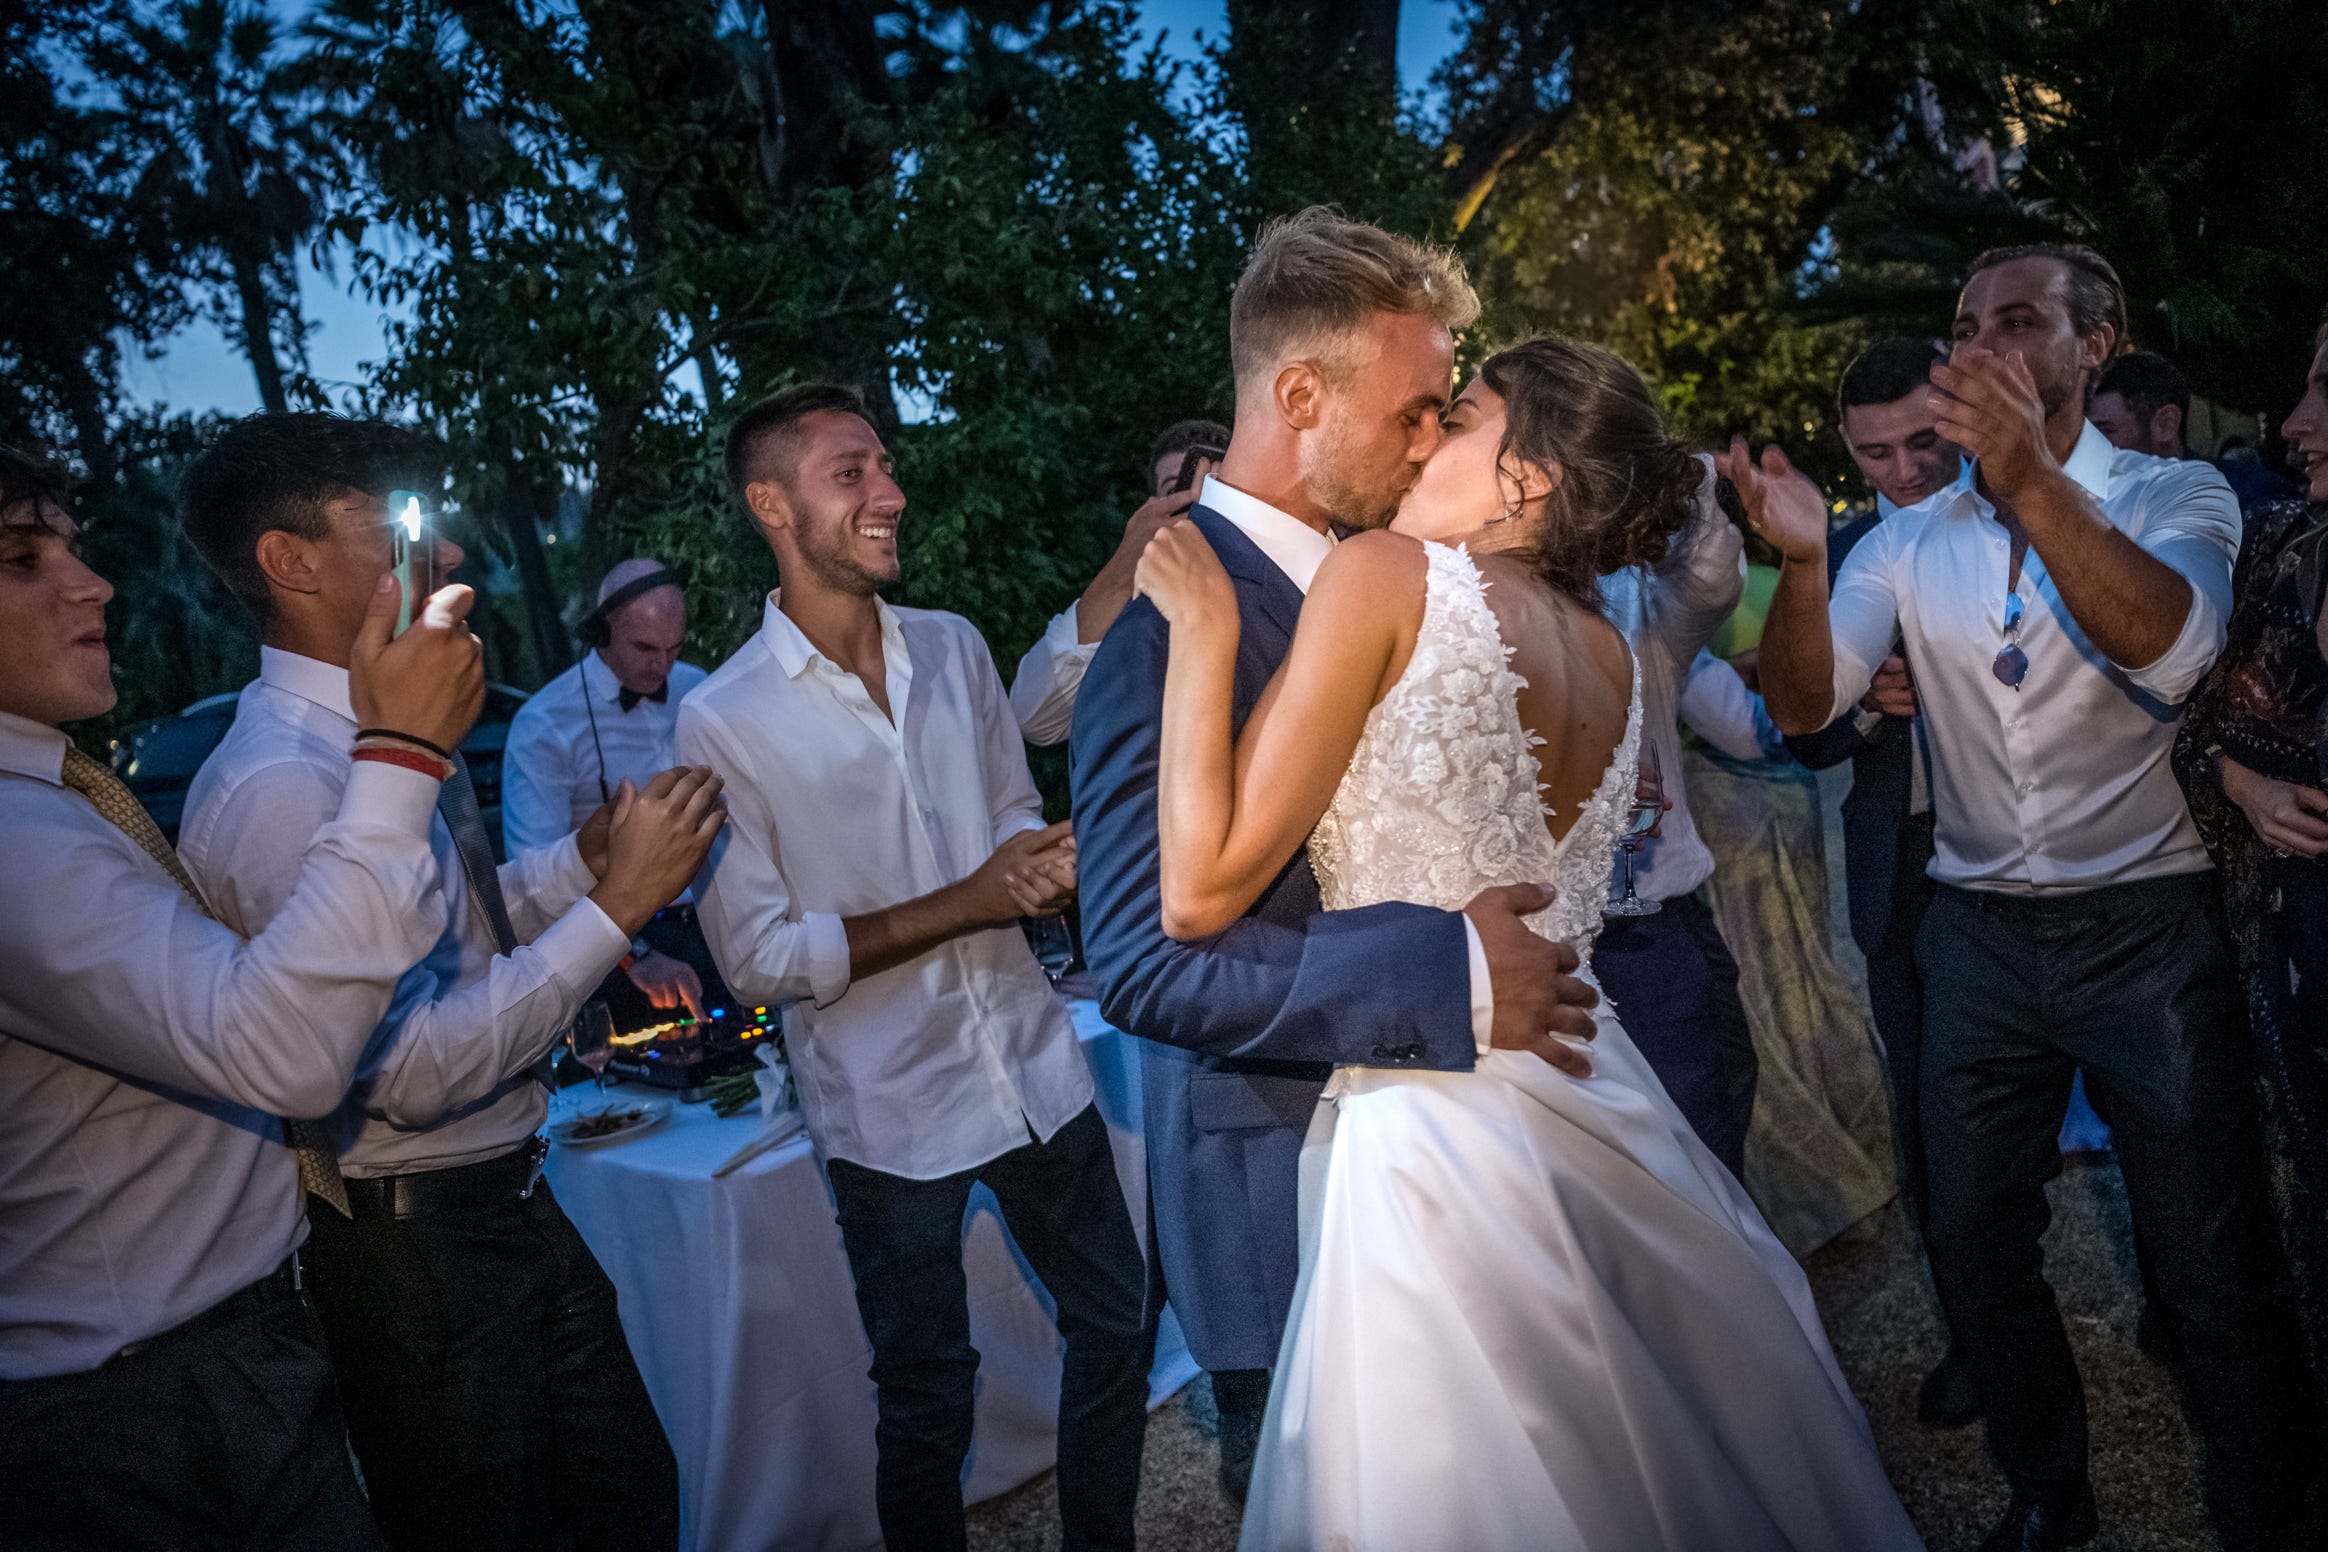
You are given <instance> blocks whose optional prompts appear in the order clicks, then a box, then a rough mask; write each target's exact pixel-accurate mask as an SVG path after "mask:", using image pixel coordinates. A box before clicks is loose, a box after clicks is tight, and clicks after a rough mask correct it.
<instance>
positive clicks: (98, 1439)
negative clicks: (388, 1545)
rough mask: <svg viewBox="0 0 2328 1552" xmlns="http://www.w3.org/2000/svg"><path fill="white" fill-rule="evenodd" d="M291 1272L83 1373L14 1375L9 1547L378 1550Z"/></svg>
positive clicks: (2, 1409)
mask: <svg viewBox="0 0 2328 1552" xmlns="http://www.w3.org/2000/svg"><path fill="white" fill-rule="evenodd" d="M383 1545H384V1544H383V1543H382V1541H381V1540H380V1533H379V1531H377V1530H375V1529H374V1528H373V1525H372V1516H371V1515H370V1513H369V1512H367V1511H366V1509H365V1507H364V1495H363V1491H362V1489H360V1488H359V1487H357V1485H356V1475H355V1472H354V1471H353V1470H352V1469H350V1467H349V1465H348V1444H347V1430H346V1428H345V1427H344V1426H343V1425H342V1423H341V1420H340V1409H339V1400H338V1397H337V1396H336V1395H335V1394H334V1392H333V1389H332V1375H331V1365H330V1363H329V1362H328V1361H327V1360H326V1359H325V1357H324V1354H323V1347H322V1343H321V1341H320V1340H319V1338H318V1335H317V1333H316V1330H315V1319H314V1316H313V1315H312V1313H310V1312H309V1311H308V1309H307V1308H306V1307H305V1305H304V1303H303V1302H302V1301H301V1299H300V1297H299V1295H298V1294H296V1293H294V1292H293V1291H292V1289H291V1284H290V1277H289V1275H288V1273H285V1274H282V1275H280V1276H278V1277H277V1278H273V1279H269V1280H267V1281H266V1282H262V1283H258V1284H254V1285H253V1286H252V1287H251V1288H248V1289H245V1290H244V1291H243V1292H241V1293H238V1294H236V1295H234V1296H233V1297H232V1298H231V1299H228V1300H226V1301H224V1302H223V1303H221V1304H220V1305H219V1306H218V1307H217V1308H215V1309H214V1310H212V1311H210V1312H208V1313H206V1314H204V1315H198V1316H196V1317H195V1318H194V1319H193V1320H191V1321H189V1322H187V1323H186V1325H184V1326H181V1327H179V1328H178V1329H177V1330H176V1331H174V1332H170V1333H166V1334H165V1335H163V1336H161V1337H158V1338H156V1339H154V1340H153V1341H152V1342H150V1343H147V1344H146V1345H145V1346H143V1347H141V1348H139V1349H138V1350H136V1351H134V1352H130V1353H127V1354H125V1355H124V1356H122V1357H118V1358H115V1359H113V1360H111V1361H110V1362H108V1363H105V1364H103V1365H101V1366H100V1367H98V1368H95V1369H91V1370H89V1371H88V1372H86V1373H83V1374H63V1375H57V1376H55V1377H53V1378H49V1379H37V1380H7V1381H0V1547H5V1548H8V1549H9V1552H19V1549H21V1552H66V1549H73V1552H84V1549H85V1552H122V1549H125V1548H132V1547H136V1548H146V1547H152V1548H169V1549H171V1552H228V1549H234V1552H243V1549H259V1548H270V1549H284V1552H290V1549H299V1552H342V1549H345V1552H378V1549H379V1548H381V1547H382V1546H383Z"/></svg>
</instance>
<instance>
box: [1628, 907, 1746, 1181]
mask: <svg viewBox="0 0 2328 1552" xmlns="http://www.w3.org/2000/svg"><path fill="white" fill-rule="evenodd" d="M1664 907H1665V908H1664V909H1663V910H1661V911H1659V912H1658V913H1657V914H1656V915H1654V916H1612V917H1610V918H1609V919H1608V922H1607V924H1606V925H1604V926H1603V927H1602V928H1601V934H1600V937H1599V938H1598V939H1597V940H1595V942H1594V944H1593V950H1592V968H1593V973H1594V974H1595V975H1597V976H1598V977H1599V978H1600V983H1601V985H1602V987H1603V988H1605V989H1606V990H1607V992H1608V994H1609V998H1610V1000H1611V1001H1612V1002H1614V1003H1615V1004H1616V1010H1617V1015H1618V1017H1620V1018H1621V1019H1623V1020H1624V1024H1625V1033H1626V1034H1628V1035H1630V1036H1632V1038H1633V1044H1634V1045H1636V1046H1638V1047H1640V1050H1641V1054H1642V1055H1643V1056H1644V1057H1646V1058H1648V1061H1649V1066H1650V1069H1651V1070H1652V1071H1653V1072H1655V1073H1656V1074H1657V1081H1658V1082H1660V1083H1662V1084H1664V1085H1665V1092H1666V1093H1668V1094H1670V1095H1672V1096H1673V1103H1674V1105H1675V1106H1676V1107H1677V1108H1678V1109H1679V1110H1680V1111H1681V1113H1682V1116H1683V1118H1684V1119H1686V1120H1687V1121H1688V1122H1689V1124H1690V1126H1691V1127H1692V1128H1693V1129H1694V1130H1695V1131H1696V1132H1697V1134H1698V1140H1699V1141H1700V1142H1702V1143H1704V1144H1705V1145H1706V1147H1707V1148H1709V1149H1711V1150H1712V1152H1713V1155H1714V1157H1715V1158H1718V1159H1720V1160H1721V1161H1722V1162H1723V1163H1724V1164H1726V1165H1728V1166H1729V1168H1730V1173H1731V1174H1733V1175H1737V1176H1739V1177H1741V1178H1743V1177H1744V1175H1745V1173H1746V1128H1747V1126H1748V1125H1749V1124H1750V1123H1752V1121H1753V1119H1754V1080H1755V1075H1756V1069H1757V1067H1758V1065H1759V1064H1758V1063H1757V1062H1756V1060H1755V1056H1754V1032H1753V1030H1752V1029H1750V1028H1749V1027H1748V1026H1747V1023H1746V1004H1745V1003H1744V1002H1742V1001H1740V1000H1739V997H1738V961H1737V960H1735V959H1733V958H1731V957H1730V945H1729V944H1727V943H1725V942H1723V941H1722V929H1721V928H1720V927H1719V926H1718V925H1717V924H1716V923H1715V921H1714V913H1713V912H1712V911H1710V910H1708V909H1706V907H1705V904H1704V902H1702V901H1701V900H1699V899H1698V897H1697V896H1695V895H1682V896H1680V897H1678V898H1676V899H1672V900H1667V901H1665V902H1664Z"/></svg>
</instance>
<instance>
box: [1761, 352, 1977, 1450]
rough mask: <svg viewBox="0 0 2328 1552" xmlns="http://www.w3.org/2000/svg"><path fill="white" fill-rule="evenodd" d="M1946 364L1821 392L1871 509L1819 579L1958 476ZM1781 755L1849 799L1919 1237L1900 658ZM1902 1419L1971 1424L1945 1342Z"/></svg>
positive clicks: (1920, 355) (1919, 732)
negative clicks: (1944, 382) (1842, 770)
mask: <svg viewBox="0 0 2328 1552" xmlns="http://www.w3.org/2000/svg"><path fill="white" fill-rule="evenodd" d="M1947 359H1948V353H1947V352H1946V351H1944V350H1942V349H1941V348H1940V346H1939V345H1937V344H1936V343H1934V342H1933V341H1931V340H1928V339H1915V338H1909V337H1906V336H1902V337H1899V338H1894V339H1887V340H1879V341H1877V342H1876V343H1875V344H1873V345H1870V346H1869V347H1868V348H1867V349H1866V350H1863V351H1861V352H1860V353H1859V355H1858V356H1856V357H1855V358H1853V360H1852V362H1851V364H1850V366H1848V367H1846V368H1845V369H1844V372H1843V377H1842V380H1841V382H1839V383H1838V384H1837V385H1836V390H1835V400H1836V405H1835V409H1836V421H1837V425H1838V427H1839V429H1840V431H1841V433H1842V437H1843V446H1844V449H1845V451H1847V452H1849V453H1850V455H1851V461H1852V463H1853V464H1854V465H1856V466H1857V467H1858V470H1859V474H1860V477H1861V478H1862V479H1864V480H1865V481H1866V482H1867V485H1868V488H1869V489H1870V490H1871V491H1872V492H1873V494H1874V496H1875V510H1874V511H1873V512H1870V513H1868V514H1866V515H1865V516H1863V517H1861V518H1859V519H1858V520H1856V521H1854V522H1851V523H1848V524H1846V525H1844V526H1843V527H1842V528H1839V529H1837V530H1836V531H1835V534H1834V537H1833V538H1831V539H1829V540H1828V542H1827V569H1828V572H1829V574H1830V575H1832V573H1833V572H1834V571H1835V570H1836V568H1838V567H1840V566H1841V565H1842V563H1843V561H1844V560H1845V558H1847V557H1848V556H1849V555H1850V553H1851V551H1852V549H1853V548H1854V547H1856V546H1857V545H1858V544H1859V543H1860V541H1862V540H1863V539H1865V538H1866V537H1867V536H1868V535H1869V534H1870V533H1872V532H1874V530H1875V527H1876V525H1877V524H1878V523H1882V522H1887V521H1889V520H1890V519H1891V517H1892V515H1893V514H1894V513H1896V512H1898V511H1899V510H1900V509H1901V508H1903V507H1912V506H1917V505H1919V504H1921V503H1922V502H1923V501H1924V500H1926V499H1927V498H1928V497H1930V496H1932V495H1934V494H1936V493H1938V492H1939V491H1941V490H1944V489H1946V488H1947V487H1948V486H1949V485H1951V484H1953V483H1955V482H1956V480H1958V479H1959V478H1960V477H1962V475H1963V473H1964V455H1963V453H1962V452H1961V451H1960V450H1959V449H1958V448H1957V446H1956V444H1955V443H1953V442H1951V441H1949V440H1948V439H1947V438H1946V437H1945V436H1943V435H1941V432H1940V411H1939V409H1938V408H1937V407H1936V406H1935V405H1934V404H1933V402H1932V368H1933V367H1935V366H1939V365H1942V364H1944V363H1945V362H1946V361H1947ZM1788 747H1789V748H1790V749H1791V750H1792V751H1793V753H1794V756H1795V758H1796V759H1798V760H1800V761H1802V763H1803V764H1805V765H1807V766H1809V767H1810V768H1811V769H1812V770H1825V769H1826V768H1827V767H1829V766H1831V765H1838V764H1841V763H1842V762H1843V761H1845V760H1849V761H1850V762H1851V791H1850V794H1849V795H1848V796H1847V797H1845V798H1844V800H1843V868H1844V883H1845V888H1846V889H1847V891H1848V892H1849V895H1850V915H1851V936H1852V940H1853V941H1854V942H1856V943H1857V944H1858V945H1859V951H1860V952H1861V953H1862V954H1864V955H1866V956H1867V1001H1868V1007H1869V1010H1870V1012H1871V1013H1872V1014H1873V1016H1874V1019H1875V1032H1876V1034H1877V1036H1878V1037H1880V1038H1881V1039H1882V1041H1883V1056H1884V1066H1885V1069H1886V1072H1887V1074H1888V1076H1889V1078H1890V1080H1891V1102H1892V1150H1893V1155H1894V1158H1895V1161H1896V1163H1897V1167H1898V1174H1899V1187H1900V1202H1901V1204H1902V1205H1903V1206H1905V1207H1906V1208H1907V1211H1908V1217H1909V1219H1910V1220H1911V1221H1912V1222H1913V1223H1914V1224H1915V1225H1916V1231H1917V1233H1918V1234H1919V1235H1920V1234H1921V1233H1922V1232H1923V1229H1924V1222H1925V1216H1926V1214H1925V1192H1924V1133H1923V1127H1922V1126H1921V1124H1920V1123H1919V1122H1918V1120H1917V1077H1916V1074H1917V1072H1918V1070H1919V1063H1920V1061H1921V1053H1922V1051H1923V1048H1924V983H1923V978H1922V977H1921V976H1919V975H1918V974H1917V973H1916V934H1917V932H1918V931H1919V930H1920V929H1921V928H1922V927H1923V925H1924V911H1925V908H1926V907H1927V906H1928V905H1930V904H1931V900H1932V880H1931V877H1930V875H1929V869H1930V867H1931V864H1932V783H1931V769H1930V767H1931V759H1930V751H1929V750H1928V748H1927V747H1926V742H1925V738H1924V729H1923V725H1922V723H1921V722H1919V721H1918V720H1917V717H1916V687H1915V680H1914V678H1913V676H1912V675H1911V674H1910V673H1909V670H1908V663H1907V659H1906V658H1904V657H1902V656H1901V655H1900V654H1899V653H1898V652H1896V651H1894V652H1892V653H1890V654H1889V655H1887V656H1886V657H1885V658H1884V660H1883V664H1882V666H1880V667H1879V668H1877V669H1876V671H1875V679H1874V682H1873V683H1872V684H1871V685H1870V686H1869V688H1868V691H1867V693H1866V694H1865V695H1863V696H1861V697H1860V699H1859V703H1858V704H1857V705H1855V706H1853V707H1851V708H1850V710H1848V711H1846V712H1845V713H1844V714H1843V715H1842V716H1840V717H1837V718H1836V719H1835V720H1834V721H1833V722H1831V723H1829V724H1828V725H1827V726H1826V727H1825V728H1823V729H1822V730H1820V731H1819V732H1817V733H1813V734H1810V735H1808V736H1806V737H1802V738H1796V739H1790V740H1788ZM1916 1416H1917V1418H1918V1419H1919V1420H1921V1421H1922V1422H1924V1423H1926V1424H1929V1425H1931V1426H1933V1427H1940V1428H1957V1427H1962V1426H1964V1425H1965V1424H1967V1423H1971V1422H1973V1421H1975V1420H1976V1419H1978V1418H1979V1416H1980V1394H1979V1392H1978V1391H1977V1390H1976V1389H1975V1387H1974V1385H1973V1382H1972V1373H1971V1371H1970V1370H1969V1369H1967V1368H1966V1367H1965V1365H1964V1363H1963V1361H1962V1359H1961V1358H1959V1357H1958V1356H1957V1353H1956V1344H1955V1342H1954V1341H1953V1340H1952V1341H1951V1342H1950V1343H1949V1347H1948V1351H1947V1353H1946V1354H1944V1355H1943V1356H1942V1358H1941V1361H1940V1362H1939V1363H1938V1364H1937V1365H1935V1366H1934V1367H1933V1368H1932V1370H1931V1371H1930V1372H1929V1373H1927V1374H1926V1375H1925V1376H1924V1378H1923V1381H1922V1383H1921V1385H1920V1386H1919V1388H1918V1390H1917V1394H1916Z"/></svg>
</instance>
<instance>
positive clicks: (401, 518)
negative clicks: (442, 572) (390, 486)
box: [388, 490, 437, 636]
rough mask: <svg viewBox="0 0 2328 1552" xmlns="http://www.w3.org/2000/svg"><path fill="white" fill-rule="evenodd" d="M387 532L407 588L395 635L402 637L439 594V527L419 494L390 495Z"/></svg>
mask: <svg viewBox="0 0 2328 1552" xmlns="http://www.w3.org/2000/svg"><path fill="white" fill-rule="evenodd" d="M388 531H389V535H390V541H391V543H390V552H391V553H390V563H391V564H392V565H394V567H395V568H396V580H397V581H398V582H399V583H401V584H402V585H403V588H404V599H403V602H401V603H400V604H398V605H397V606H396V633H397V634H398V635H399V636H401V635H403V634H404V632H405V631H407V630H409V629H411V627H412V621H413V619H414V617H415V616H416V615H418V614H419V613H420V606H421V605H422V604H424V603H426V602H428V595H429V594H431V593H433V592H435V591H436V590H437V574H436V553H437V545H436V525H435V523H434V522H433V521H432V520H431V517H430V512H429V505H428V503H427V502H426V501H424V500H422V499H421V495H420V492H418V491H416V490H392V491H390V492H388Z"/></svg>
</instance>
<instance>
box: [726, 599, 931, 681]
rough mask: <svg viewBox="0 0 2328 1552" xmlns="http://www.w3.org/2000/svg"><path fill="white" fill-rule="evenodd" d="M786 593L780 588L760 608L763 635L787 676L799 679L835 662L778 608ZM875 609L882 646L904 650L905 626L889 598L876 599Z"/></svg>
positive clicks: (770, 651)
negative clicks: (814, 667)
mask: <svg viewBox="0 0 2328 1552" xmlns="http://www.w3.org/2000/svg"><path fill="white" fill-rule="evenodd" d="M783 591H784V590H783V589H782V588H777V589H776V590H775V591H774V592H771V593H770V594H769V595H768V600H767V602H766V603H764V604H762V605H761V606H760V634H761V635H762V636H764V637H766V638H767V641H768V651H769V653H770V655H772V656H773V657H774V658H775V659H776V666H777V667H778V668H781V669H783V670H784V677H785V678H787V679H797V678H799V677H800V676H801V675H802V674H803V673H806V672H807V671H808V667H809V665H810V664H812V663H824V662H830V661H831V659H830V658H827V657H826V656H825V655H824V654H823V653H822V652H819V651H818V650H817V649H816V644H815V643H814V642H812V641H810V640H809V639H808V634H807V632H805V631H803V630H802V629H801V628H800V627H799V626H798V625H795V624H794V623H793V622H792V616H791V615H789V614H786V613H785V612H784V611H783V610H782V609H780V608H778V607H777V606H776V601H777V599H778V598H779V597H781V596H782V594H783ZM873 607H874V608H875V609H878V610H879V611H880V612H881V642H882V646H883V647H884V648H885V649H886V650H888V651H890V652H892V653H894V652H900V651H903V650H904V644H905V627H904V626H903V625H902V624H901V623H900V622H899V620H898V617H897V611H896V610H895V609H892V608H890V607H889V600H888V599H886V598H880V597H876V598H875V599H874V600H873Z"/></svg>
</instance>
